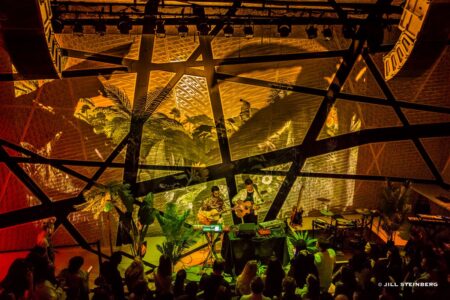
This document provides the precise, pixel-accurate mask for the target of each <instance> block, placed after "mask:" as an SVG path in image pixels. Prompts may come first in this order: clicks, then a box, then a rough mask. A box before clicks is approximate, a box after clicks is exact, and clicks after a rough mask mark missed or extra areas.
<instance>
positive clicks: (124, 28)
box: [117, 16, 133, 34]
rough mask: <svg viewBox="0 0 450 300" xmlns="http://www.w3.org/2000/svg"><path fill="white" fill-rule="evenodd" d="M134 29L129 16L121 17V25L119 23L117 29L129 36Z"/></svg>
mask: <svg viewBox="0 0 450 300" xmlns="http://www.w3.org/2000/svg"><path fill="white" fill-rule="evenodd" d="M132 28H133V23H132V22H131V19H130V17H129V16H121V17H120V18H119V23H117V29H119V31H120V33H121V34H129V33H130V30H131V29H132Z"/></svg>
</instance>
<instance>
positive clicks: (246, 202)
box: [232, 178, 264, 224]
mask: <svg viewBox="0 0 450 300" xmlns="http://www.w3.org/2000/svg"><path fill="white" fill-rule="evenodd" d="M244 183H245V188H244V189H242V190H240V191H239V192H238V193H237V194H236V196H234V198H233V201H232V202H233V204H234V211H235V214H236V215H237V216H238V217H239V218H241V219H243V222H244V223H255V224H256V223H258V216H257V215H256V213H255V210H257V209H258V208H259V207H258V205H260V204H262V203H263V202H264V201H263V200H262V198H261V195H260V194H259V192H258V190H257V189H256V187H255V186H254V185H253V181H252V180H251V179H250V178H247V179H245V181H244Z"/></svg>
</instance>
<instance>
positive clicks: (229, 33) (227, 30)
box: [223, 23, 234, 38]
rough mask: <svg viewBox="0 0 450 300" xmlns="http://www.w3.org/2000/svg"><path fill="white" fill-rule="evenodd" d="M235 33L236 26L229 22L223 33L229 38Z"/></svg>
mask: <svg viewBox="0 0 450 300" xmlns="http://www.w3.org/2000/svg"><path fill="white" fill-rule="evenodd" d="M233 33H234V28H233V26H231V24H230V23H228V24H227V25H226V26H225V27H224V28H223V34H224V35H225V37H227V38H229V37H232V36H233Z"/></svg>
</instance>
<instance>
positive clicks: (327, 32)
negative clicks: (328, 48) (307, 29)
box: [322, 27, 333, 41]
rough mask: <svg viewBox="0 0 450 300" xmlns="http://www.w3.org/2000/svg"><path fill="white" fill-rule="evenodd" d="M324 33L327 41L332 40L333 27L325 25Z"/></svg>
mask: <svg viewBox="0 0 450 300" xmlns="http://www.w3.org/2000/svg"><path fill="white" fill-rule="evenodd" d="M322 34H323V37H324V39H325V41H330V40H331V39H332V38H333V29H331V27H325V28H324V29H323V30H322Z"/></svg>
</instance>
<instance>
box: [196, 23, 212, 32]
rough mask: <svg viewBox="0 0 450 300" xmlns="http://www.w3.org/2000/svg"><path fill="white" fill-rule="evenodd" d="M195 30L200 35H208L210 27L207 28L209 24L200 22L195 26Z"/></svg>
mask: <svg viewBox="0 0 450 300" xmlns="http://www.w3.org/2000/svg"><path fill="white" fill-rule="evenodd" d="M197 30H198V32H199V33H200V35H208V33H209V31H210V30H211V26H209V24H208V23H206V22H202V23H200V24H197Z"/></svg>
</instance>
